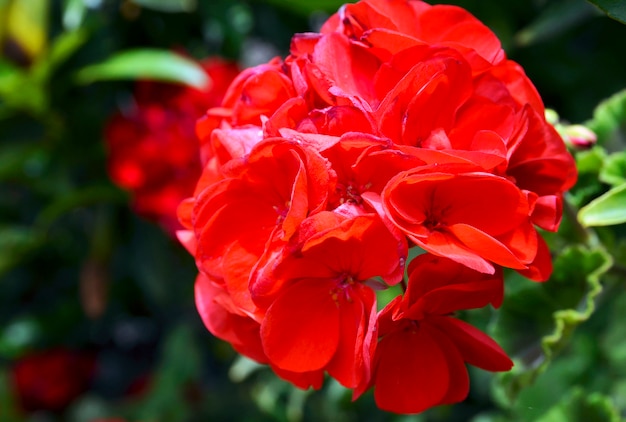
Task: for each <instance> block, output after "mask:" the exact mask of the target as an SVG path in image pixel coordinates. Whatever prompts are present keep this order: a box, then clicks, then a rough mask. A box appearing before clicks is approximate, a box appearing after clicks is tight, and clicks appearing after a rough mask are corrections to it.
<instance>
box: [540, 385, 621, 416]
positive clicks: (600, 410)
mask: <svg viewBox="0 0 626 422" xmlns="http://www.w3.org/2000/svg"><path fill="white" fill-rule="evenodd" d="M619 420H620V417H619V412H618V411H617V409H615V405H614V404H613V402H612V401H611V399H610V398H609V397H606V396H604V395H602V394H600V393H592V394H587V393H586V392H585V390H583V389H582V388H580V387H579V388H574V389H573V391H572V393H571V394H570V395H569V396H568V397H566V398H564V399H563V400H561V402H560V403H558V404H557V405H555V406H554V407H553V408H552V409H550V410H549V411H548V412H547V413H546V414H544V415H543V416H542V417H540V418H539V419H536V422H588V421H594V422H619Z"/></svg>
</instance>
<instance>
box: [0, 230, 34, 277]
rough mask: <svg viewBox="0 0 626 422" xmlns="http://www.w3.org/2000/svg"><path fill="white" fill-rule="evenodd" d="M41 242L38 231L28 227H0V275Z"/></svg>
mask: <svg viewBox="0 0 626 422" xmlns="http://www.w3.org/2000/svg"><path fill="white" fill-rule="evenodd" d="M41 242H42V237H41V235H40V233H39V232H38V231H36V230H34V229H32V228H30V227H22V226H4V227H0V275H2V274H3V273H5V272H6V271H8V270H10V269H11V268H13V267H14V266H16V265H17V264H19V263H20V262H21V261H22V259H23V257H24V255H25V254H27V253H28V252H29V251H31V250H33V249H35V248H37V247H38V246H39V245H40V244H41Z"/></svg>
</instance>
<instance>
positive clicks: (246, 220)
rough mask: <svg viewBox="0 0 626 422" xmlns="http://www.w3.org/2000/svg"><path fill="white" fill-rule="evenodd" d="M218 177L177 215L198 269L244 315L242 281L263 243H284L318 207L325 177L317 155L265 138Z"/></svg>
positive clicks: (246, 300)
mask: <svg viewBox="0 0 626 422" xmlns="http://www.w3.org/2000/svg"><path fill="white" fill-rule="evenodd" d="M223 172H224V179H223V180H220V181H218V182H216V183H214V184H212V185H210V186H208V187H207V188H206V189H204V190H203V191H202V192H201V193H200V194H199V195H198V196H197V197H196V199H195V203H194V205H193V208H191V209H190V208H181V213H182V214H184V213H185V211H187V212H190V213H191V214H190V215H188V216H185V215H181V217H182V218H184V219H186V220H187V221H191V222H192V225H193V227H194V229H195V238H196V240H197V249H196V251H195V255H196V260H197V262H198V266H199V268H200V269H201V270H202V271H203V272H204V273H205V274H207V275H208V276H209V277H211V278H212V279H216V280H220V282H221V283H223V284H224V286H225V287H226V289H227V290H228V292H229V294H230V295H231V296H232V298H233V301H234V302H235V303H236V304H237V306H239V307H241V308H242V309H244V310H245V311H247V312H249V313H255V312H256V305H254V304H253V303H252V302H251V300H250V294H249V292H248V278H249V274H250V271H251V270H252V268H253V267H254V266H255V264H256V262H257V261H258V260H259V258H260V257H261V255H263V253H264V251H265V248H266V245H267V244H268V242H269V241H270V240H272V239H274V238H276V239H278V240H284V241H287V240H288V239H289V238H290V237H291V236H292V235H293V234H294V233H295V231H296V230H297V228H298V226H299V224H300V222H301V221H302V220H304V219H305V218H306V217H307V216H308V214H309V213H314V212H317V211H319V210H320V209H323V207H325V205H326V198H327V196H328V185H329V183H330V177H331V175H330V173H329V172H328V169H327V167H326V164H325V162H324V161H323V159H322V157H321V156H319V155H318V154H316V153H315V152H314V151H312V150H309V149H306V148H301V147H299V146H298V145H297V144H295V143H290V142H287V141H285V140H281V139H273V140H271V139H268V140H266V141H264V142H263V143H260V144H258V145H257V146H256V147H255V148H254V149H253V150H252V151H251V153H250V154H249V155H248V156H246V157H244V158H242V159H240V160H233V161H232V162H230V163H229V166H228V169H224V171H223Z"/></svg>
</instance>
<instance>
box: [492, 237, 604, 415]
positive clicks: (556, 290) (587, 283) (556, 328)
mask: <svg viewBox="0 0 626 422" xmlns="http://www.w3.org/2000/svg"><path fill="white" fill-rule="evenodd" d="M612 265H613V258H612V257H611V255H609V254H608V253H607V252H606V251H604V250H603V249H593V250H590V249H587V248H584V247H582V246H575V247H569V248H567V249H565V250H564V251H563V252H562V253H561V255H560V256H559V257H558V258H557V259H556V260H555V262H554V272H553V275H552V278H551V279H550V281H548V282H547V283H542V284H541V283H533V282H530V281H527V283H520V282H522V281H523V280H515V279H514V280H507V282H508V284H509V286H507V287H511V288H512V290H511V289H510V290H509V293H508V294H507V297H506V298H505V301H504V304H503V306H502V308H501V309H500V312H499V313H498V319H497V322H496V325H495V330H494V331H495V333H494V334H495V337H496V339H497V340H498V341H499V342H500V343H501V344H502V345H503V347H504V348H505V349H506V350H509V351H512V352H513V353H514V355H516V365H515V367H514V368H513V370H512V371H511V372H508V373H505V374H500V375H499V376H498V377H497V378H496V379H497V380H498V382H497V383H496V384H495V385H494V394H495V396H496V398H497V399H498V400H499V401H500V402H501V403H502V404H503V405H504V406H505V407H510V406H512V404H513V403H514V402H515V400H516V399H517V397H518V395H519V394H520V392H521V391H522V390H524V388H526V387H527V386H529V385H531V384H532V383H533V382H534V381H535V379H536V378H537V377H538V376H539V375H540V374H542V373H543V372H545V371H546V369H547V368H548V367H549V365H550V362H551V361H552V359H553V357H554V356H555V355H556V354H557V353H558V352H560V351H561V350H562V349H563V348H564V347H565V346H566V345H567V344H568V341H569V338H570V337H571V335H572V333H573V331H574V329H575V328H576V327H577V326H578V325H580V324H581V323H582V322H584V321H586V320H588V319H589V317H590V316H591V315H592V314H593V312H594V311H595V300H596V297H597V296H598V295H599V294H600V292H601V291H602V285H601V283H600V277H601V276H602V275H603V274H605V273H606V272H607V271H608V270H609V268H610V267H611V266H612ZM511 282H513V283H511ZM511 284H513V285H512V286H511ZM516 284H518V285H516ZM539 310H540V311H539Z"/></svg>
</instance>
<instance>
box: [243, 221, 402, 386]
mask: <svg viewBox="0 0 626 422" xmlns="http://www.w3.org/2000/svg"><path fill="white" fill-rule="evenodd" d="M311 219H312V220H314V221H308V222H306V223H305V224H304V225H305V226H312V227H324V226H326V229H322V230H321V231H319V232H317V233H315V234H313V235H311V236H310V237H308V239H307V240H306V241H305V242H304V243H303V245H302V246H301V247H299V248H298V252H297V253H290V254H289V256H288V257H287V258H285V259H284V260H281V261H279V263H278V264H276V265H275V266H271V269H270V271H268V273H266V274H264V276H265V277H258V278H256V279H255V280H253V281H252V283H251V285H250V290H251V291H252V294H253V297H254V299H255V300H257V303H263V304H265V303H269V307H268V308H267V311H266V313H265V316H264V318H263V322H262V324H261V340H262V343H263V349H264V350H265V353H266V355H267V357H268V359H269V360H270V361H271V362H272V363H273V364H274V365H276V366H277V367H278V368H281V369H284V370H289V371H293V372H308V371H317V370H326V371H328V372H329V373H330V375H331V376H333V377H334V378H336V379H337V380H338V381H339V382H340V383H342V384H343V385H345V386H347V387H350V388H354V387H357V386H358V385H360V384H361V383H363V382H367V380H368V379H369V377H368V375H369V365H370V356H371V354H372V347H373V345H372V344H371V342H372V341H373V340H374V339H373V337H372V334H373V332H374V331H375V327H376V325H375V310H376V300H375V295H374V291H373V290H372V289H371V287H369V286H368V283H370V282H371V281H370V280H371V279H372V278H374V277H381V278H382V279H383V280H385V281H387V282H388V283H390V284H395V283H397V282H398V281H399V280H400V277H401V276H402V273H403V271H404V257H405V256H406V244H404V243H403V242H402V240H399V239H397V238H396V237H395V236H393V235H392V234H391V233H390V232H389V231H388V230H387V228H386V227H385V226H384V224H382V223H381V221H380V220H379V219H378V217H377V216H376V215H374V214H369V215H363V216H359V217H354V218H349V219H343V221H341V220H342V219H341V218H338V217H335V216H334V215H332V214H330V213H329V214H326V215H325V213H321V214H317V215H315V216H313V217H311ZM322 222H323V223H322ZM330 222H333V224H332V225H330V224H328V223H330ZM285 333H290V335H288V336H286V335H285Z"/></svg>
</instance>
